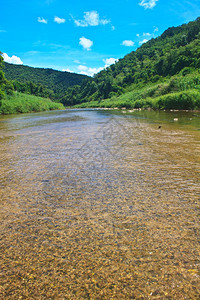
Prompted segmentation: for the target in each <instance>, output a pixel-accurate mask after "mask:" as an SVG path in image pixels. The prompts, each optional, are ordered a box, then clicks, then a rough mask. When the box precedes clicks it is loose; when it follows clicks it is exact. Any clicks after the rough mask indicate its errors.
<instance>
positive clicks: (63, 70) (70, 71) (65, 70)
mask: <svg viewBox="0 0 200 300" xmlns="http://www.w3.org/2000/svg"><path fill="white" fill-rule="evenodd" d="M62 72H69V73H74V71H72V70H70V69H62Z"/></svg>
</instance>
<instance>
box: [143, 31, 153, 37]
mask: <svg viewBox="0 0 200 300" xmlns="http://www.w3.org/2000/svg"><path fill="white" fill-rule="evenodd" d="M143 36H151V33H149V32H146V33H145V32H144V33H143Z"/></svg>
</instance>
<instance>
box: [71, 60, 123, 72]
mask: <svg viewBox="0 0 200 300" xmlns="http://www.w3.org/2000/svg"><path fill="white" fill-rule="evenodd" d="M117 61H118V59H116V58H113V57H111V58H106V59H103V62H104V64H105V65H104V67H99V68H90V67H87V66H85V65H79V66H78V67H77V69H78V73H79V74H82V75H87V76H93V75H94V74H96V73H99V72H100V71H102V70H103V69H105V68H107V67H109V66H110V65H112V64H114V63H115V62H117Z"/></svg>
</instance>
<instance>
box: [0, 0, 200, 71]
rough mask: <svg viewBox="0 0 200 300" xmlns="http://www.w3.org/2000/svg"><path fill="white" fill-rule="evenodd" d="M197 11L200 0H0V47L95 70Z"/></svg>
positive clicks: (23, 57)
mask: <svg viewBox="0 0 200 300" xmlns="http://www.w3.org/2000/svg"><path fill="white" fill-rule="evenodd" d="M199 16H200V0H101V1H98V0H96V1H94V0H70V1H69V0H31V1H27V0H0V51H1V52H2V53H3V57H4V60H5V61H7V62H10V63H15V64H23V65H28V66H31V67H40V68H52V69H55V70H60V71H67V72H74V73H79V74H85V75H89V76H93V74H95V73H97V72H99V71H101V70H102V69H103V68H105V67H107V66H109V65H110V64H113V63H115V62H116V61H117V60H118V59H120V58H123V57H124V56H125V55H126V54H128V53H130V52H131V51H135V50H136V49H137V48H138V47H140V46H141V45H142V44H143V43H145V42H147V41H148V40H150V39H151V38H155V37H157V36H159V35H161V34H162V33H163V32H164V31H165V30H166V29H167V28H169V27H172V26H179V25H182V24H184V23H188V22H189V21H193V20H195V19H196V18H197V17H199Z"/></svg>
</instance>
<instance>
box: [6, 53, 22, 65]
mask: <svg viewBox="0 0 200 300" xmlns="http://www.w3.org/2000/svg"><path fill="white" fill-rule="evenodd" d="M2 56H3V58H4V61H5V62H7V63H10V64H15V65H23V61H22V60H21V59H20V58H19V57H18V56H15V55H13V56H11V57H9V56H8V54H6V53H3V54H2Z"/></svg>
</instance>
